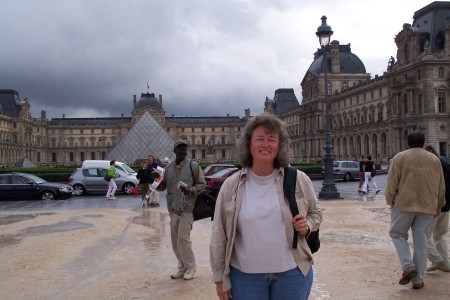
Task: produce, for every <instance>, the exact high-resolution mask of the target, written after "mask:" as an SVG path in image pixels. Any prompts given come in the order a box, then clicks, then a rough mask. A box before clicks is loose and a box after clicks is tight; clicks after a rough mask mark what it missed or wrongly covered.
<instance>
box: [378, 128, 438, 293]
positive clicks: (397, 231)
mask: <svg viewBox="0 0 450 300" xmlns="http://www.w3.org/2000/svg"><path fill="white" fill-rule="evenodd" d="M424 143H425V136H424V134H423V133H421V132H413V133H411V134H409V135H408V146H409V149H407V150H405V151H402V152H400V153H397V154H396V155H395V156H394V158H393V159H392V161H391V166H390V168H389V173H388V178H387V185H386V191H385V198H386V204H387V205H389V206H390V207H391V224H390V229H389V235H390V237H391V239H392V242H393V243H394V246H395V249H396V250H397V254H398V257H399V260H400V265H401V269H402V270H403V273H402V276H401V278H400V281H399V284H401V285H406V284H408V283H410V282H412V287H413V289H421V288H422V287H423V286H424V281H423V276H424V273H425V268H426V266H427V254H428V251H427V250H428V248H427V230H428V227H429V226H430V224H431V222H432V221H433V216H434V215H439V213H440V211H441V208H442V207H443V206H444V204H445V183H444V176H443V174H442V167H441V163H440V161H439V159H438V158H437V157H436V156H435V155H433V154H431V153H429V152H428V151H426V150H425V149H423V146H424ZM409 229H411V233H412V238H413V248H414V255H413V256H412V257H411V251H410V249H409V242H408V237H409V236H408V231H409Z"/></svg>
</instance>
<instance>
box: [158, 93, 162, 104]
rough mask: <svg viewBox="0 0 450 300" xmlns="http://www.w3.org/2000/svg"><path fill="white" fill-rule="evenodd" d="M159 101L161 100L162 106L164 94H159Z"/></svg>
mask: <svg viewBox="0 0 450 300" xmlns="http://www.w3.org/2000/svg"><path fill="white" fill-rule="evenodd" d="M159 102H161V106H162V95H161V94H159Z"/></svg>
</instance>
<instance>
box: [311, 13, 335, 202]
mask: <svg viewBox="0 0 450 300" xmlns="http://www.w3.org/2000/svg"><path fill="white" fill-rule="evenodd" d="M321 19H322V25H320V26H319V27H318V28H317V32H316V35H317V37H318V38H319V43H320V47H321V49H322V52H323V60H322V64H323V63H324V64H325V68H324V69H325V146H324V147H323V148H324V150H325V156H324V159H323V160H324V163H325V168H324V172H325V178H324V180H323V184H322V189H321V190H320V192H319V198H320V199H337V198H339V196H340V195H339V192H338V191H337V189H336V185H335V183H334V175H333V152H332V150H333V146H332V145H331V124H330V98H329V97H328V63H327V51H328V48H329V45H330V39H331V35H332V34H333V31H332V30H331V26H329V25H328V24H327V17H326V16H322V18H321Z"/></svg>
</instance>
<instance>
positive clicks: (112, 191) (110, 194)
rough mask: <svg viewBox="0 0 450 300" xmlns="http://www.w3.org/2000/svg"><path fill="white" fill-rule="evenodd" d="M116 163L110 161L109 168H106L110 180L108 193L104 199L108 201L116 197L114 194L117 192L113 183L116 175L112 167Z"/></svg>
mask: <svg viewBox="0 0 450 300" xmlns="http://www.w3.org/2000/svg"><path fill="white" fill-rule="evenodd" d="M115 163H116V161H115V160H111V161H110V162H109V168H108V175H109V177H111V179H110V180H109V182H108V192H106V198H107V199H109V200H116V197H115V196H114V194H115V193H116V190H117V184H116V182H115V180H114V179H115V178H116V177H117V175H116V168H115V167H114V164H115Z"/></svg>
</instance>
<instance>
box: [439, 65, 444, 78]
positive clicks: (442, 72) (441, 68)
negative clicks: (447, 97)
mask: <svg viewBox="0 0 450 300" xmlns="http://www.w3.org/2000/svg"><path fill="white" fill-rule="evenodd" d="M438 77H439V78H444V68H443V67H439V68H438Z"/></svg>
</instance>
